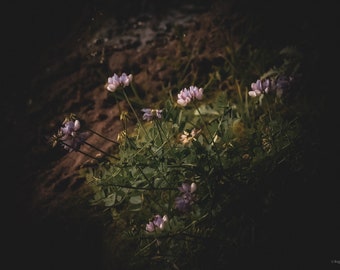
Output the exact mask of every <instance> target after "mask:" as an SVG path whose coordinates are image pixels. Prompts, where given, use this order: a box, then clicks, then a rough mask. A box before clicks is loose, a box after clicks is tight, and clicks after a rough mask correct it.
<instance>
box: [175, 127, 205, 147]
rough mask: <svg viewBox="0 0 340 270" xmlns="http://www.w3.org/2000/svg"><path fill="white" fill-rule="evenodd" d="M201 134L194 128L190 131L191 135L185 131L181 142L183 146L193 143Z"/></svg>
mask: <svg viewBox="0 0 340 270" xmlns="http://www.w3.org/2000/svg"><path fill="white" fill-rule="evenodd" d="M200 132H201V130H200V129H197V128H194V129H192V130H191V131H190V133H189V132H188V131H184V132H183V134H181V136H180V139H179V140H180V142H181V143H182V144H184V145H185V144H188V143H190V142H191V141H193V140H195V139H196V136H197V135H198V134H199V133H200Z"/></svg>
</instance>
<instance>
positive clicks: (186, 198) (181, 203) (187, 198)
mask: <svg viewBox="0 0 340 270" xmlns="http://www.w3.org/2000/svg"><path fill="white" fill-rule="evenodd" d="M178 189H179V191H180V192H181V193H182V194H181V196H178V197H176V198H175V208H177V209H178V210H179V211H181V212H188V211H189V210H190V208H191V205H192V204H193V203H194V200H195V196H194V195H193V193H194V192H195V191H196V189H197V185H196V184H195V183H191V185H189V184H188V183H183V184H182V186H180V187H178Z"/></svg>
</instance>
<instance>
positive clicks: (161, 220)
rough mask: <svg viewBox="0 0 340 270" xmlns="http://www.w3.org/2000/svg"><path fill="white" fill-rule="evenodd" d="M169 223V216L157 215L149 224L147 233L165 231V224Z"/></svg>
mask: <svg viewBox="0 0 340 270" xmlns="http://www.w3.org/2000/svg"><path fill="white" fill-rule="evenodd" d="M167 221H168V216H167V215H164V216H163V217H161V216H160V215H155V216H154V217H153V219H152V220H151V221H149V223H148V224H146V227H145V229H146V231H148V232H154V231H155V230H156V229H157V228H159V229H161V230H163V229H164V224H165V222H167Z"/></svg>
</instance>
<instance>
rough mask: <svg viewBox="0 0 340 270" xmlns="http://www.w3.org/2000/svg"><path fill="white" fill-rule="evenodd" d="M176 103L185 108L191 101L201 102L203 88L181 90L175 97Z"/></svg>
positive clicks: (192, 87) (193, 87) (194, 87)
mask: <svg viewBox="0 0 340 270" xmlns="http://www.w3.org/2000/svg"><path fill="white" fill-rule="evenodd" d="M177 98H178V99H177V103H178V104H179V105H181V106H186V105H188V103H189V102H190V101H191V100H195V99H198V100H201V99H202V98H203V88H198V87H197V86H190V87H189V89H187V88H184V89H182V90H181V91H180V92H179V94H178V95H177Z"/></svg>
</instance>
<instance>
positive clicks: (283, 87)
mask: <svg viewBox="0 0 340 270" xmlns="http://www.w3.org/2000/svg"><path fill="white" fill-rule="evenodd" d="M291 81H292V78H289V77H287V76H279V77H278V78H277V79H276V80H275V79H265V80H257V81H256V82H255V83H252V84H251V86H250V87H251V90H250V91H249V92H248V94H249V96H251V97H257V96H261V95H263V94H268V93H269V92H276V95H277V96H278V97H281V96H282V94H283V92H285V91H287V90H288V89H289V87H290V85H291Z"/></svg>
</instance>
